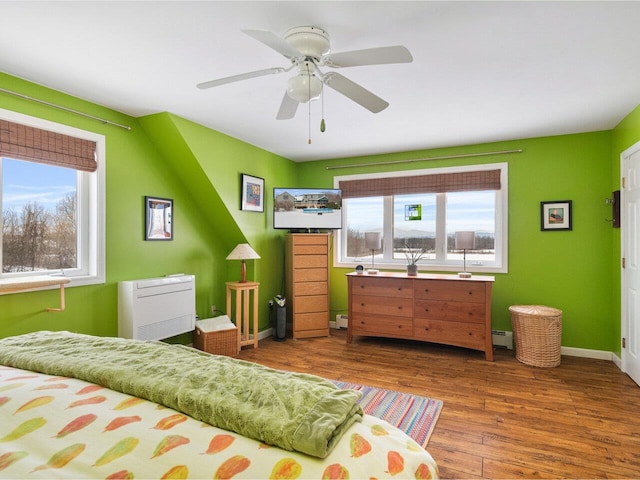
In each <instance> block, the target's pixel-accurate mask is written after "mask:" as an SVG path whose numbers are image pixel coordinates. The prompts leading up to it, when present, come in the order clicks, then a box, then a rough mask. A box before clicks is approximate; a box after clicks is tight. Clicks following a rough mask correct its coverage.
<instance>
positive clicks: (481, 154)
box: [325, 148, 523, 170]
mask: <svg viewBox="0 0 640 480" xmlns="http://www.w3.org/2000/svg"><path fill="white" fill-rule="evenodd" d="M522 151H523V150H522V149H521V148H520V149H517V150H499V151H497V152H481V153H465V154H460V155H443V156H441V157H425V158H413V159H410V160H395V161H393V160H392V161H388V162H372V163H358V164H355V165H334V166H332V167H331V166H330V167H325V168H326V170H334V169H336V168H351V167H372V166H375V165H396V164H398V163H412V162H421V161H423V160H448V159H451V158H467V157H483V156H486V155H504V154H506V153H522Z"/></svg>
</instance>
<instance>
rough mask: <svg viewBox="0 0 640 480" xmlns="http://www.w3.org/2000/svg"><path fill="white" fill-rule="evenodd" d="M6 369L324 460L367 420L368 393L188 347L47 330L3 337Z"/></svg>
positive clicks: (0, 353) (1, 359) (0, 359)
mask: <svg viewBox="0 0 640 480" xmlns="http://www.w3.org/2000/svg"><path fill="white" fill-rule="evenodd" d="M0 364H4V365H9V366H13V367H16V368H21V369H26V370H32V371H38V372H43V373H47V374H50V375H61V376H68V377H76V378H80V379H82V380H86V381H88V382H92V383H96V384H99V385H103V386H105V387H108V388H110V389H112V390H117V391H120V392H123V393H126V394H129V395H134V396H136V397H140V398H145V399H147V400H150V401H153V402H156V403H160V404H162V405H165V406H167V407H170V408H173V409H175V410H178V411H180V412H183V413H186V414H187V415H190V416H191V417H193V418H195V419H197V420H201V421H203V422H206V423H209V424H211V425H214V426H217V427H220V428H224V429H226V430H231V431H234V432H236V433H239V434H241V435H244V436H246V437H250V438H253V439H256V440H259V441H262V442H264V443H268V444H270V445H276V446H278V447H280V448H283V449H285V450H295V451H299V452H303V453H306V454H308V455H312V456H315V457H321V458H324V457H326V456H327V455H328V454H329V452H330V451H331V450H332V448H333V447H334V446H335V444H336V443H337V442H338V440H339V439H340V438H341V437H342V435H343V433H344V432H345V431H346V429H347V428H348V427H349V426H350V425H351V424H352V423H353V422H356V421H360V420H361V419H362V409H361V408H360V406H359V405H358V404H357V400H358V399H359V398H360V395H361V394H360V392H356V391H354V390H341V389H339V388H338V387H336V386H335V385H334V384H332V383H331V382H329V381H327V380H324V379H322V378H320V377H316V376H313V375H306V374H298V373H292V372H285V371H281V370H274V369H271V368H267V367H264V366H261V365H257V364H253V363H250V362H246V361H242V360H237V359H233V358H229V357H223V356H215V355H209V354H207V353H204V352H201V351H199V350H195V349H192V348H189V347H186V346H183V345H168V344H166V343H162V342H146V341H138V340H126V339H122V338H111V337H93V336H88V335H81V334H75V333H69V332H48V331H41V332H34V333H30V334H26V335H20V336H16V337H9V338H4V339H0Z"/></svg>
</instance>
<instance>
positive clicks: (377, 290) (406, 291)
mask: <svg viewBox="0 0 640 480" xmlns="http://www.w3.org/2000/svg"><path fill="white" fill-rule="evenodd" d="M351 289H352V291H351V294H352V295H377V296H381V297H403V298H412V297H413V280H410V279H391V278H372V277H364V276H362V277H360V276H357V277H353V278H352V279H351Z"/></svg>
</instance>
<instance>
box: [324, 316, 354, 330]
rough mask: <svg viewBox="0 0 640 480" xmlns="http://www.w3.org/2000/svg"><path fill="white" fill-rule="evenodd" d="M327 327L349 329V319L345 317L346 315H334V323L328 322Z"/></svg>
mask: <svg viewBox="0 0 640 480" xmlns="http://www.w3.org/2000/svg"><path fill="white" fill-rule="evenodd" d="M329 327H330V328H347V327H349V319H348V317H347V315H340V314H338V315H336V320H335V322H333V321H331V322H329Z"/></svg>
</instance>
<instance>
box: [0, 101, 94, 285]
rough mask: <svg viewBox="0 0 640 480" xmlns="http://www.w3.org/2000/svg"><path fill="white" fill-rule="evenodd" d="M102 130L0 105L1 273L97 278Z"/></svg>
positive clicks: (83, 281) (79, 280)
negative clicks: (83, 128) (75, 126)
mask: <svg viewBox="0 0 640 480" xmlns="http://www.w3.org/2000/svg"><path fill="white" fill-rule="evenodd" d="M104 145H105V141H104V137H103V136H102V135H97V134H95V133H92V132H86V131H83V130H78V129H75V128H71V127H68V126H65V125H59V124H56V123H52V122H48V121H45V120H41V119H37V118H33V117H28V116H25V115H21V114H17V113H15V112H9V111H6V110H0V189H1V190H0V193H1V195H0V206H1V207H2V208H0V221H1V222H0V223H1V224H2V237H1V240H0V243H1V245H0V246H1V248H0V260H1V262H0V263H1V265H2V271H1V272H0V279H1V278H7V277H17V276H19V277H29V276H33V275H43V274H63V275H65V276H67V277H69V278H71V284H70V286H73V285H88V284H94V283H104V271H105V269H104V264H105V258H104V255H105V254H104V252H105V249H104V225H105V221H104V211H105V209H104V203H105V200H104V198H105V193H104V186H105V180H104V172H105V166H104V163H105V146H104Z"/></svg>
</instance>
